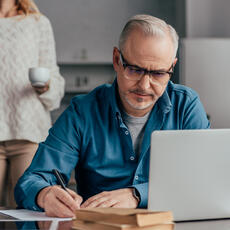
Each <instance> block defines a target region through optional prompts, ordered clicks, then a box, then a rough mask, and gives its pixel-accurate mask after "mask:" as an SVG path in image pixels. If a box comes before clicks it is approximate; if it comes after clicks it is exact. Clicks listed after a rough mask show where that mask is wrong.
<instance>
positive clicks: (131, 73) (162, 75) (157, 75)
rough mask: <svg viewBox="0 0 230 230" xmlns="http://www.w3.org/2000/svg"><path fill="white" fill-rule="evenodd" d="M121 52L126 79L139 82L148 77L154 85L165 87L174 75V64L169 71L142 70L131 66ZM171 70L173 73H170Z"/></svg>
mask: <svg viewBox="0 0 230 230" xmlns="http://www.w3.org/2000/svg"><path fill="white" fill-rule="evenodd" d="M119 52H120V60H121V63H122V66H123V68H124V76H125V78H126V79H128V80H131V81H139V80H140V79H141V78H142V77H143V76H145V75H148V76H149V81H150V82H151V83H153V84H155V83H158V84H160V85H165V84H167V83H168V80H169V78H170V77H171V76H172V74H173V67H174V66H173V64H172V65H171V67H170V68H169V70H168V71H164V70H147V69H144V68H140V67H139V66H136V65H131V64H129V63H128V62H127V61H126V60H125V58H124V56H123V55H122V53H121V51H119ZM170 70H171V71H170Z"/></svg>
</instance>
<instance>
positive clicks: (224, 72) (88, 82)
mask: <svg viewBox="0 0 230 230" xmlns="http://www.w3.org/2000/svg"><path fill="white" fill-rule="evenodd" d="M35 2H36V4H37V5H38V7H39V8H40V10H41V12H42V13H44V14H45V15H46V16H47V17H48V18H49V19H50V21H51V23H52V26H53V30H54V35H55V40H56V49H57V61H58V65H59V67H60V71H61V74H62V76H63V77H64V78H65V80H66V89H65V97H64V98H63V100H62V104H61V107H60V108H59V109H58V110H55V111H53V112H52V119H53V122H54V121H55V120H56V119H57V117H58V116H59V115H60V113H61V112H62V111H63V110H64V109H65V108H66V107H67V106H68V104H69V102H70V99H71V98H72V97H73V96H74V95H77V94H81V93H87V92H89V91H91V90H92V89H93V88H95V87H96V86H98V85H100V84H103V83H111V82H112V81H113V80H114V78H115V74H114V71H113V66H112V51H113V47H114V46H117V44H118V38H119V35H120V32H121V30H122V28H123V26H124V24H125V22H126V21H127V19H128V18H129V17H131V16H133V15H135V14H151V15H153V16H156V17H160V18H162V19H164V20H166V22H168V23H169V24H171V25H172V26H174V28H175V29H176V30H177V32H178V34H179V36H180V46H179V51H178V58H179V62H178V64H177V66H176V69H175V74H174V76H173V78H172V80H173V81H174V82H175V83H182V84H185V85H188V86H190V87H192V88H193V89H195V90H196V91H197V92H198V93H199V95H200V97H201V101H202V102H203V104H204V107H205V109H206V112H207V114H208V116H209V118H210V121H211V124H212V128H230V106H228V101H229V99H230V90H229V85H230V73H229V60H230V39H229V38H230V23H229V21H230V14H229V9H230V1H229V0H218V1H216V0H35Z"/></svg>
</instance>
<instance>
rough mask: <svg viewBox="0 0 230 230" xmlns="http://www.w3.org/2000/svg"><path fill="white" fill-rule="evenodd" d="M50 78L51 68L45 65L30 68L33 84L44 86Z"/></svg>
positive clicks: (30, 78) (30, 77)
mask: <svg viewBox="0 0 230 230" xmlns="http://www.w3.org/2000/svg"><path fill="white" fill-rule="evenodd" d="M49 79H50V71H49V69H47V68H45V67H33V68H29V80H30V82H31V85H32V86H37V87H43V86H44V85H45V84H46V82H47V81H49Z"/></svg>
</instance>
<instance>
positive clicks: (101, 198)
mask: <svg viewBox="0 0 230 230" xmlns="http://www.w3.org/2000/svg"><path fill="white" fill-rule="evenodd" d="M137 206H138V200H137V199H136V198H135V197H134V196H133V188H124V189H117V190H113V191H108V192H101V193H99V194H97V195H95V196H92V197H90V198H89V199H88V200H86V201H85V202H84V203H83V204H82V205H81V208H95V207H97V208H108V207H114V208H136V207H137Z"/></svg>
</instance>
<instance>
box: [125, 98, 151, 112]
mask: <svg viewBox="0 0 230 230" xmlns="http://www.w3.org/2000/svg"><path fill="white" fill-rule="evenodd" d="M124 99H125V101H126V102H127V103H128V104H129V105H130V106H131V107H132V108H133V109H137V110H143V109H147V108H149V107H151V106H152V105H153V104H154V103H155V100H152V101H150V102H146V103H145V104H144V105H139V104H138V103H141V102H143V101H144V100H143V99H142V98H137V103H133V102H131V101H130V100H129V98H128V96H127V95H125V96H124Z"/></svg>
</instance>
